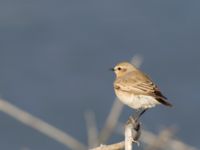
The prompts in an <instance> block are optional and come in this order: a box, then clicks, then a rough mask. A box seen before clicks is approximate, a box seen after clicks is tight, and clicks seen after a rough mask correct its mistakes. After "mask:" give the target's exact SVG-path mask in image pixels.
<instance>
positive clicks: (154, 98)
mask: <svg viewBox="0 0 200 150" xmlns="http://www.w3.org/2000/svg"><path fill="white" fill-rule="evenodd" d="M111 70H112V71H113V72H114V73H115V75H116V78H115V81H114V83H113V87H114V91H115V94H116V96H117V98H118V99H119V100H120V101H121V102H122V103H124V104H125V105H127V106H129V107H131V108H133V109H135V110H136V111H137V115H136V116H135V117H136V119H139V118H140V117H141V116H142V114H144V112H146V110H148V109H149V108H153V107H155V106H156V105H159V104H163V105H165V106H168V107H172V104H171V103H170V102H169V101H168V99H167V98H166V97H165V96H164V95H163V94H162V93H161V91H160V90H159V88H158V86H157V85H156V84H154V82H153V81H152V80H151V79H150V77H148V76H147V75H146V74H145V73H143V72H142V71H140V70H139V69H138V68H136V67H135V66H134V65H132V64H130V63H129V62H121V63H118V64H117V65H116V66H115V67H114V68H111Z"/></svg>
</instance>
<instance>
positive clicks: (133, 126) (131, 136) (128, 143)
mask: <svg viewBox="0 0 200 150" xmlns="http://www.w3.org/2000/svg"><path fill="white" fill-rule="evenodd" d="M140 135H141V128H140V123H139V122H138V120H136V119H134V118H132V117H129V120H128V121H127V123H126V125H125V150H132V149H133V148H132V147H133V145H132V144H133V143H138V139H139V137H140Z"/></svg>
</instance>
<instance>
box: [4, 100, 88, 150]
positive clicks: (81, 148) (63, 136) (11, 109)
mask: <svg viewBox="0 0 200 150" xmlns="http://www.w3.org/2000/svg"><path fill="white" fill-rule="evenodd" d="M0 111H2V112H4V113H5V114H7V115H9V116H11V117H13V118H14V119H16V120H18V121H20V122H21V123H23V124H26V125H27V126H29V127H31V128H33V129H35V130H37V131H39V132H41V133H43V134H45V135H46V136H48V137H50V138H52V139H54V140H55V141H58V142H60V143H62V144H64V145H65V146H67V147H69V148H70V149H73V150H86V149H87V147H86V146H85V145H84V144H82V143H80V142H79V141H77V140H76V139H74V138H73V137H72V136H70V135H68V134H67V133H65V132H64V131H61V130H60V129H58V128H56V127H54V126H52V125H50V124H48V123H46V122H44V121H43V120H41V119H39V118H37V117H35V116H33V115H31V114H29V113H27V112H25V111H23V110H21V109H20V108H18V107H17V106H14V105H13V104H11V103H9V102H7V101H5V100H3V99H0Z"/></svg>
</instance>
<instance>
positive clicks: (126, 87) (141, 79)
mask: <svg viewBox="0 0 200 150" xmlns="http://www.w3.org/2000/svg"><path fill="white" fill-rule="evenodd" d="M118 82H119V83H118V84H117V82H116V85H118V86H119V87H120V89H121V90H122V91H126V92H131V93H133V94H134V95H147V96H152V97H154V98H155V99H156V100H157V101H159V102H160V103H162V104H164V105H167V106H172V105H171V104H170V103H169V102H167V98H166V97H165V96H164V95H163V94H162V93H161V92H160V90H159V88H158V87H157V86H156V85H155V84H154V83H153V82H152V80H151V79H150V78H149V77H148V76H147V75H145V74H143V73H142V72H135V73H134V74H133V75H132V74H129V75H128V76H127V77H123V78H121V79H119V81H118Z"/></svg>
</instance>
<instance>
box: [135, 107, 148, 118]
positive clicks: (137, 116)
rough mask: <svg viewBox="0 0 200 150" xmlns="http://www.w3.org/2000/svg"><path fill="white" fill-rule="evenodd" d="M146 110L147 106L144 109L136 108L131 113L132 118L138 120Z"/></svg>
mask: <svg viewBox="0 0 200 150" xmlns="http://www.w3.org/2000/svg"><path fill="white" fill-rule="evenodd" d="M146 111H147V108H146V109H138V110H136V114H134V115H133V118H134V119H135V120H139V119H140V117H141V116H142V115H143V114H144V113H145V112H146Z"/></svg>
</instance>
